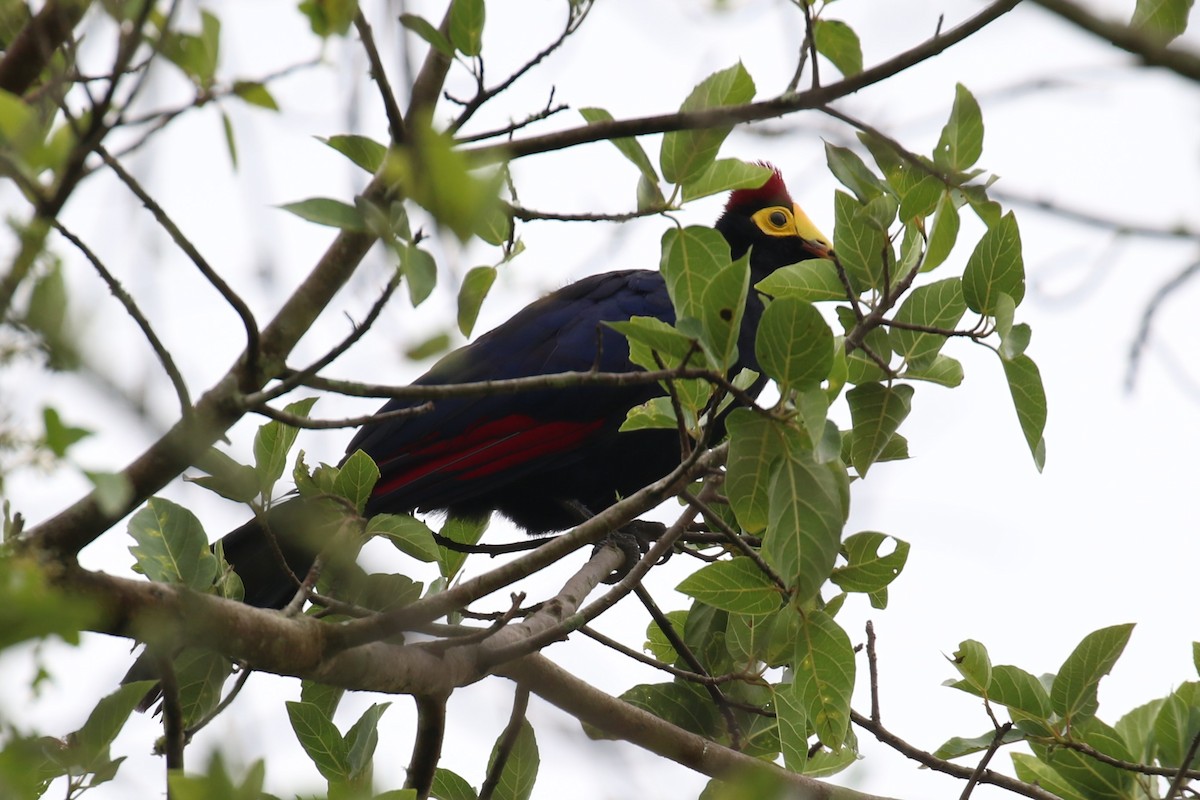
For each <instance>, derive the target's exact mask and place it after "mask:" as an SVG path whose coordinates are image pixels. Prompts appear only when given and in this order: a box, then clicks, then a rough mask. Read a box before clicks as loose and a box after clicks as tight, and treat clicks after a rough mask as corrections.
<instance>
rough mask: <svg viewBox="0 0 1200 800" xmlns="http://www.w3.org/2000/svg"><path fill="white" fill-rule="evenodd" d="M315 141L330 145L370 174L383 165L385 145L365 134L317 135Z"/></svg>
mask: <svg viewBox="0 0 1200 800" xmlns="http://www.w3.org/2000/svg"><path fill="white" fill-rule="evenodd" d="M317 141H319V142H321V143H323V144H326V145H328V146H330V147H332V148H333V149H334V150H336V151H338V152H339V153H341V154H342V155H344V156H345V157H346V158H348V159H350V160H351V161H352V162H354V164H355V165H356V166H358V167H361V168H362V169H364V170H366V171H367V172H369V173H371V174H372V175H374V174H375V173H376V172H378V171H379V170H380V168H381V167H383V161H384V159H385V158H386V157H387V147H385V146H384V145H382V144H380V143H379V142H377V141H375V140H374V139H370V138H368V137H366V136H357V135H339V136H330V137H328V138H326V137H322V136H318V137H317Z"/></svg>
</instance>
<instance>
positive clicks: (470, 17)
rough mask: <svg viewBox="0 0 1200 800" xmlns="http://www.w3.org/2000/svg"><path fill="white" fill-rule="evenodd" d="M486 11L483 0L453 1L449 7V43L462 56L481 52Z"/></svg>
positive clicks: (475, 54) (472, 55)
mask: <svg viewBox="0 0 1200 800" xmlns="http://www.w3.org/2000/svg"><path fill="white" fill-rule="evenodd" d="M486 13H487V9H486V7H485V5H484V2H483V0H454V1H453V3H451V5H450V41H451V42H453V43H454V46H455V47H456V48H457V49H458V52H460V53H462V54H463V55H464V56H470V57H474V56H477V55H479V54H480V53H481V52H482V51H483V23H484V20H485V18H486Z"/></svg>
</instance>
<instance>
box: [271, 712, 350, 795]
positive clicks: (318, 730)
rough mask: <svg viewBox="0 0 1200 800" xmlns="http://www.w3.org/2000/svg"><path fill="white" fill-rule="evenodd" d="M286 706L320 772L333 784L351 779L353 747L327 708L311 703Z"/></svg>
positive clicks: (301, 739)
mask: <svg viewBox="0 0 1200 800" xmlns="http://www.w3.org/2000/svg"><path fill="white" fill-rule="evenodd" d="M286 705H287V712H288V719H289V720H290V721H291V723H292V730H293V731H295V733H296V738H297V739H298V740H299V741H300V746H301V747H303V748H304V752H306V753H308V757H309V758H310V759H311V760H312V762H313V765H314V766H315V767H316V768H317V770H318V771H319V772H320V773H321V775H322V776H323V777H324V778H325V779H326V780H327V781H330V782H331V783H340V782H345V781H348V780H350V748H349V746H348V745H347V744H346V742H345V740H344V739H342V734H341V732H340V731H338V729H337V728H336V727H334V724H333V721H332V720H331V719H330V718H329V716H328V715H327V714H326V713H325V711H324V710H322V709H321V708H319V707H318V706H315V705H312V704H311V703H298V702H296V701H290V702H288V703H287V704H286Z"/></svg>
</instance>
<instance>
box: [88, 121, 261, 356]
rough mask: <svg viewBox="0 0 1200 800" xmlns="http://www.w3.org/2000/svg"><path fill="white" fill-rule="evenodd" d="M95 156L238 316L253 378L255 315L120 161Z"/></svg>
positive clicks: (256, 336)
mask: <svg viewBox="0 0 1200 800" xmlns="http://www.w3.org/2000/svg"><path fill="white" fill-rule="evenodd" d="M96 153H97V154H99V155H100V157H101V158H103V159H104V163H105V164H107V165H108V167H109V169H111V170H112V171H113V172H114V173H115V174H116V176H117V177H118V178H120V179H121V182H122V183H124V184H125V186H126V187H128V188H129V190H130V191H131V192H133V194H134V195H135V196H136V197H137V198H138V199H139V200H141V201H142V205H144V206H145V207H146V209H147V210H148V211H149V212H150V213H151V214H153V215H154V219H155V220H156V221H157V222H158V224H159V225H161V226H162V228H163V230H165V231H166V232H167V234H168V235H169V236H170V237H171V240H172V241H174V242H175V244H176V246H177V247H179V249H180V250H182V251H183V252H184V254H185V255H186V256H187V257H188V258H189V259H190V260H191V262H192V264H194V265H195V266H196V268H197V269H198V270H200V274H201V275H203V276H204V277H205V279H206V280H207V281H208V282H209V283H210V284H211V285H212V287H213V288H214V289H216V290H217V292H218V293H219V294H220V295H221V297H223V298H224V299H225V302H226V303H228V304H229V305H230V307H231V308H232V309H233V310H234V311H235V312H237V315H238V316H239V317H240V318H241V320H242V325H243V326H244V327H245V329H246V364H245V372H244V373H243V374H244V375H254V374H255V373H256V372H257V371H258V353H259V333H258V322H257V321H255V319H254V312H253V311H251V310H250V306H248V305H246V301H245V300H243V299H242V298H241V296H240V295H238V293H237V292H235V291H233V289H232V287H230V286H229V284H228V283H226V282H225V279H224V278H222V277H221V276H220V275H218V274H217V271H216V270H214V269H213V268H212V266H211V265H210V264H209V263H208V261H206V260H205V258H204V256H202V255H200V251H199V250H197V249H196V247H195V245H193V244H192V243H191V241H190V240H189V239H188V238H187V237H186V236H184V235H183V231H181V230H180V229H179V226H178V225H176V224H175V222H174V221H173V220H172V219H171V218H170V217H169V216H168V215H167V213H166V212H165V211H164V210H163V208H162V206H160V205H159V204H158V202H157V201H155V199H154V198H153V197H151V196H150V195H149V194H148V193H147V192H146V190H145V189H143V188H142V185H141V184H140V183H139V182H138V181H137V179H136V178H134V177H133V175H131V174H129V172H127V171H126V170H125V168H124V167H123V166H121V162H119V161H118V160H117V159H116V158H115V157H113V155H112V154H110V153H109V152H108V151H107V150H105V149H104V146H103V145H101V144H97V145H96Z"/></svg>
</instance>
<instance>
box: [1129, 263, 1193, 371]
mask: <svg viewBox="0 0 1200 800" xmlns="http://www.w3.org/2000/svg"><path fill="white" fill-rule="evenodd" d="M1197 274H1200V261H1193V262H1192V263H1191V264H1188V266H1187V267H1186V268H1185V269H1184V270H1183V271H1182V272H1180V273H1179V274H1178V275H1176V276H1175V277H1173V278H1171V279H1170V280H1169V281H1167V282H1166V283H1164V284H1163V285H1162V286H1160V287H1158V290H1157V291H1156V292H1155V293H1154V295H1153V296H1152V297H1151V298H1150V302H1148V303H1146V307H1145V309H1143V310H1142V319H1141V322H1140V323H1139V324H1138V332H1137V335H1136V336H1134V338H1133V344H1132V345H1130V347H1129V361H1128V367H1127V369H1126V370H1125V391H1127V392H1132V391H1133V387H1134V384H1135V383H1136V382H1137V373H1138V368H1139V367H1140V366H1141V362H1142V354H1143V353H1144V352H1145V349H1146V345H1148V344H1149V342H1150V326H1151V324H1153V322H1154V317H1155V316H1156V315H1157V314H1158V310H1159V308H1160V307H1161V306H1162V304H1163V303H1164V302H1166V300H1167V298H1168V297H1170V296H1171V295H1172V294H1174V293H1175V291H1176V290H1177V289H1179V287H1181V286H1183V285H1184V284H1185V283H1187V282H1188V281H1189V280H1191V279H1192V278H1194V277H1195V276H1196V275H1197Z"/></svg>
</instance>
